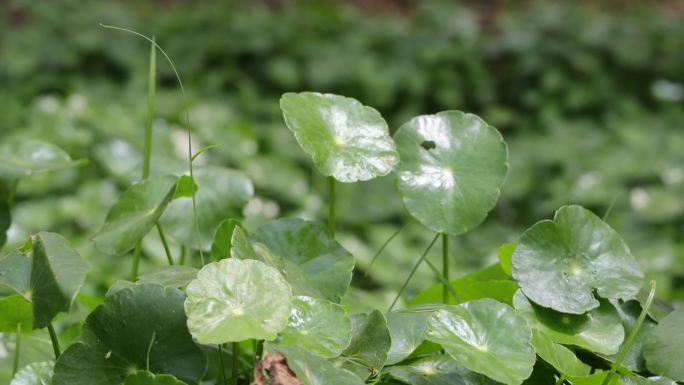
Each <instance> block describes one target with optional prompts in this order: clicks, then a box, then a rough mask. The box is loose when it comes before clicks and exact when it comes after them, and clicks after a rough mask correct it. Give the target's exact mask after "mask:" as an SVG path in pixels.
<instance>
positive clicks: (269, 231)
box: [252, 218, 354, 302]
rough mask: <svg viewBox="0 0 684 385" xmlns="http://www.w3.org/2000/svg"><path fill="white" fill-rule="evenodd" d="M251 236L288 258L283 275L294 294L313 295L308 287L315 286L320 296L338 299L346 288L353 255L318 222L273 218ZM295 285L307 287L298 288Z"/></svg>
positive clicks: (282, 256)
mask: <svg viewBox="0 0 684 385" xmlns="http://www.w3.org/2000/svg"><path fill="white" fill-rule="evenodd" d="M252 240H253V241H254V242H259V243H262V244H264V245H266V247H267V248H268V250H270V251H271V252H272V253H273V254H274V255H276V256H278V257H281V258H283V259H284V260H286V261H287V262H289V264H286V266H285V269H286V270H287V271H288V274H287V275H286V277H287V279H288V281H289V282H290V283H291V285H292V286H293V288H295V294H297V295H299V294H302V295H309V296H312V295H311V291H312V290H311V289H315V290H316V291H318V292H319V293H320V296H321V297H322V298H325V299H327V300H329V301H333V302H339V301H340V299H341V298H342V296H343V295H344V293H345V292H346V291H347V288H349V283H350V282H351V276H352V270H353V269H354V256H352V255H351V254H350V253H349V252H348V251H347V250H345V249H344V248H343V247H342V246H341V245H340V244H339V243H337V242H336V241H335V240H334V239H333V238H332V237H331V236H330V234H329V233H328V230H327V229H326V228H325V227H323V226H322V225H320V224H319V223H316V222H311V221H305V220H302V219H298V218H285V219H278V220H273V221H270V222H267V223H265V224H264V225H262V226H261V227H260V228H259V229H258V230H257V232H256V233H255V234H254V235H253V236H252ZM290 267H292V268H293V269H290ZM290 270H292V271H291V272H290ZM294 280H299V281H301V280H304V282H293V281H294ZM298 287H309V289H307V290H306V292H300V291H298V290H296V288H298Z"/></svg>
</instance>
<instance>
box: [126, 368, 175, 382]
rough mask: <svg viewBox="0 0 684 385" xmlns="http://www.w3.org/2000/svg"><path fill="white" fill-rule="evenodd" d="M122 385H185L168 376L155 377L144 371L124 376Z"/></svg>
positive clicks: (159, 375) (158, 375)
mask: <svg viewBox="0 0 684 385" xmlns="http://www.w3.org/2000/svg"><path fill="white" fill-rule="evenodd" d="M122 385H185V382H183V381H180V380H178V379H177V378H176V377H174V376H170V375H168V374H157V375H155V374H153V373H150V372H148V371H146V370H139V371H137V372H135V373H131V374H129V375H128V376H126V380H125V381H124V382H123V384H122Z"/></svg>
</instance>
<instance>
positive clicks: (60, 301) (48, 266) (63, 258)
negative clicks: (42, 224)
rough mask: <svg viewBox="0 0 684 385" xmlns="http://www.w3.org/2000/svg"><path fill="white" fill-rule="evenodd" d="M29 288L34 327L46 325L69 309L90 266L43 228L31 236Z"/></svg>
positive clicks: (58, 236) (28, 296) (66, 244)
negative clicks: (31, 251) (31, 250)
mask: <svg viewBox="0 0 684 385" xmlns="http://www.w3.org/2000/svg"><path fill="white" fill-rule="evenodd" d="M32 242H33V253H32V256H31V277H30V283H29V284H30V291H29V293H27V294H26V295H25V297H26V298H30V300H31V303H32V305H33V327H34V328H37V329H39V328H43V327H46V326H47V325H48V324H49V323H50V322H51V321H52V319H53V318H54V317H55V316H56V315H57V314H58V313H60V312H66V311H69V308H70V307H71V303H72V302H73V301H74V299H75V298H76V294H77V293H78V290H79V289H80V288H81V285H83V282H84V281H85V275H86V272H87V271H88V265H87V264H86V263H85V262H83V261H82V260H81V256H80V255H78V253H77V252H76V250H74V249H72V248H71V246H69V242H67V240H66V239H64V238H63V237H62V236H61V235H59V234H55V233H48V232H46V231H41V232H39V233H38V234H36V235H34V236H33V237H32Z"/></svg>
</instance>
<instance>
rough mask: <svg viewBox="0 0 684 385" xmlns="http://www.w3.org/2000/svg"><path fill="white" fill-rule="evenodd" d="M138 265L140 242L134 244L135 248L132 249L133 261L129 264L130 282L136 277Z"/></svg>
mask: <svg viewBox="0 0 684 385" xmlns="http://www.w3.org/2000/svg"><path fill="white" fill-rule="evenodd" d="M138 265H140V243H138V244H137V245H135V250H133V263H132V265H131V282H135V280H136V279H138Z"/></svg>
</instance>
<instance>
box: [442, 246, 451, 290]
mask: <svg viewBox="0 0 684 385" xmlns="http://www.w3.org/2000/svg"><path fill="white" fill-rule="evenodd" d="M442 277H444V281H446V282H447V283H446V284H444V285H443V288H442V302H443V303H448V302H449V287H450V285H449V284H448V282H449V236H448V235H447V234H446V233H442Z"/></svg>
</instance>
